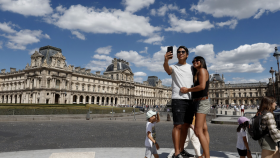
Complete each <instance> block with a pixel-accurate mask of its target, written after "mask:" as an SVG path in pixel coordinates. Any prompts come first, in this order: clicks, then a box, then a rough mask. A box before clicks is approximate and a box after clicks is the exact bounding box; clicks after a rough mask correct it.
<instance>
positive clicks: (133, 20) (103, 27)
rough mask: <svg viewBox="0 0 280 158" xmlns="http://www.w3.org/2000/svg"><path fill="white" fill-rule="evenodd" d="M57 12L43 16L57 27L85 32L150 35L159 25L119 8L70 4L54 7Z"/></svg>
mask: <svg viewBox="0 0 280 158" xmlns="http://www.w3.org/2000/svg"><path fill="white" fill-rule="evenodd" d="M56 11H57V13H55V14H53V15H52V16H50V17H47V18H45V20H46V22H48V23H52V24H54V25H56V26H58V27H59V28H62V29H68V30H71V31H72V30H76V31H79V32H85V33H105V34H112V33H126V34H140V35H141V36H151V35H152V34H154V33H155V32H157V31H160V30H161V28H160V27H154V26H152V25H151V24H150V23H149V18H148V17H143V16H137V15H134V14H132V13H130V12H125V11H122V10H119V9H107V8H105V7H104V8H102V9H95V8H90V7H85V6H82V5H72V6H71V7H70V8H69V9H61V6H60V8H59V9H58V8H56Z"/></svg>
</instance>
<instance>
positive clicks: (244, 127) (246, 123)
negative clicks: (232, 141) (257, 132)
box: [236, 121, 249, 132]
mask: <svg viewBox="0 0 280 158" xmlns="http://www.w3.org/2000/svg"><path fill="white" fill-rule="evenodd" d="M248 125H249V123H248V121H246V122H244V123H242V124H240V125H239V126H238V127H237V130H236V131H237V132H240V130H241V128H243V130H244V131H246V127H247V126H248Z"/></svg>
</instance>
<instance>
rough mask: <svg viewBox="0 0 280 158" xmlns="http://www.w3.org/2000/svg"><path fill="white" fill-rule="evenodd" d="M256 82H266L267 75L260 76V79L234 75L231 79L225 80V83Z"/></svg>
mask: <svg viewBox="0 0 280 158" xmlns="http://www.w3.org/2000/svg"><path fill="white" fill-rule="evenodd" d="M256 82H266V83H268V77H267V78H262V79H260V80H257V79H245V78H241V77H234V78H232V80H231V81H226V83H231V84H234V83H256Z"/></svg>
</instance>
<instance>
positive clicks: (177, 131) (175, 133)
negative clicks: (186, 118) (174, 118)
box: [172, 125, 183, 155]
mask: <svg viewBox="0 0 280 158" xmlns="http://www.w3.org/2000/svg"><path fill="white" fill-rule="evenodd" d="M182 126H183V125H174V127H173V130H172V140H173V144H174V149H175V155H178V154H180V152H181V151H180V149H179V148H180V135H181V129H182Z"/></svg>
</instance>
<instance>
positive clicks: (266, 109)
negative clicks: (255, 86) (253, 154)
mask: <svg viewBox="0 0 280 158" xmlns="http://www.w3.org/2000/svg"><path fill="white" fill-rule="evenodd" d="M275 108H276V101H275V99H274V98H268V97H263V99H262V101H261V105H260V108H259V110H258V112H257V115H263V116H262V124H261V128H262V130H267V129H268V132H267V134H266V135H265V136H264V137H262V138H261V139H260V140H258V142H259V144H260V146H261V148H262V158H279V157H280V154H279V149H278V147H279V146H278V144H279V141H280V131H279V130H278V129H277V126H276V122H275V118H274V115H273V110H275Z"/></svg>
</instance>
